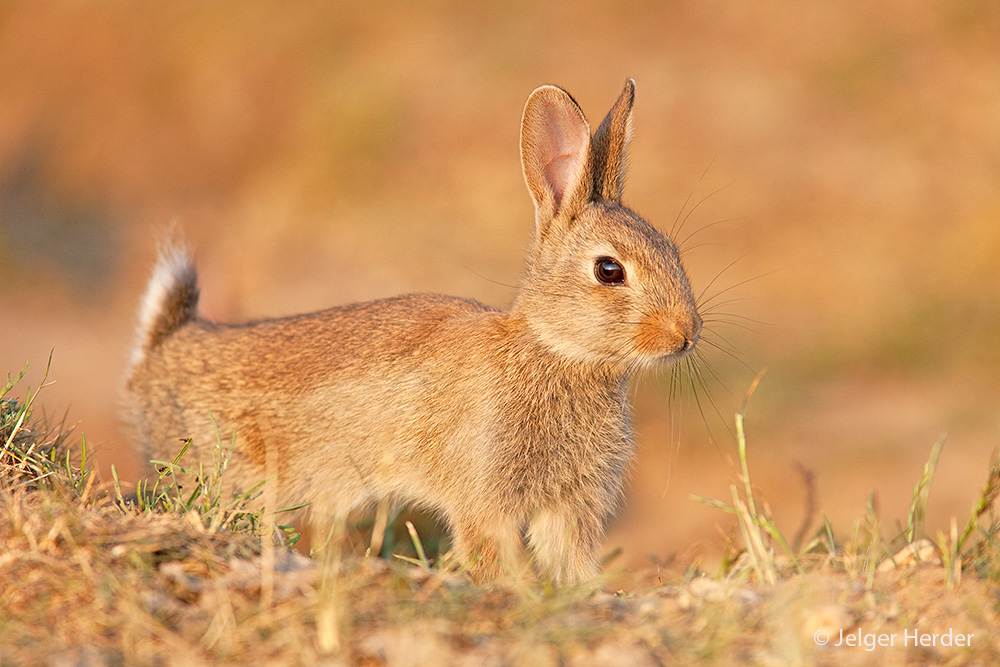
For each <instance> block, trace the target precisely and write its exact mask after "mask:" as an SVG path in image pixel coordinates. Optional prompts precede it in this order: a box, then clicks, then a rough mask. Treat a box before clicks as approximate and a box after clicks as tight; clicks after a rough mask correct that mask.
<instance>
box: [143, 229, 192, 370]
mask: <svg viewBox="0 0 1000 667" xmlns="http://www.w3.org/2000/svg"><path fill="white" fill-rule="evenodd" d="M197 312H198V271H197V270H196V269H195V265H194V259H193V258H192V256H191V253H190V251H189V250H188V249H187V247H185V246H184V245H183V244H180V243H176V242H170V243H168V244H166V245H165V246H164V247H163V248H161V250H160V257H159V259H158V260H157V262H156V268H155V269H153V277H152V278H151V279H150V281H149V285H148V286H147V287H146V294H145V295H144V296H143V297H142V305H141V306H140V309H139V327H138V330H137V332H136V341H135V345H134V346H133V348H132V358H131V362H130V366H131V367H133V368H134V367H135V366H136V365H138V364H140V363H142V361H143V360H144V359H145V358H146V357H147V355H148V354H149V353H150V352H151V351H152V350H154V349H155V348H156V347H157V346H158V345H159V344H160V343H162V342H163V341H164V340H165V339H166V338H168V337H169V336H170V334H172V333H173V332H174V331H176V330H177V329H179V328H180V327H181V326H183V325H184V324H185V323H187V322H190V321H191V320H193V319H194V318H195V317H196V316H197Z"/></svg>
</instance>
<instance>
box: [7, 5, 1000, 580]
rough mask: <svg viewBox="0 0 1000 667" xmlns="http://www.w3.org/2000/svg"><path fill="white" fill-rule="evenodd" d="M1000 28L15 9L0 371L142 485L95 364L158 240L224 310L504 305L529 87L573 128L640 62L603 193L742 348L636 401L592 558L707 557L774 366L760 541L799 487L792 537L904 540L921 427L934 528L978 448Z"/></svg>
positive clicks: (473, 12) (714, 11) (817, 19)
mask: <svg viewBox="0 0 1000 667" xmlns="http://www.w3.org/2000/svg"><path fill="white" fill-rule="evenodd" d="M998 32H1000V10H998V8H997V5H996V3H993V2H989V1H988V0H982V1H977V0H968V1H963V2H953V1H950V0H949V1H944V0H942V1H934V2H922V3H910V2H903V1H902V0H899V1H895V0H881V1H879V2H873V3H865V4H862V5H847V4H842V5H837V4H829V3H828V4H817V3H798V2H776V3H763V4H760V3H758V4H754V5H752V6H749V5H748V6H744V7H738V8H737V7H727V8H723V7H721V6H717V5H713V4H711V3H702V2H694V1H691V2H679V3H656V2H636V3H624V4H622V3H615V4H614V5H613V6H612V5H611V4H608V3H597V2H582V3H581V2H561V1H560V2H548V3H515V4H514V5H509V4H500V5H496V6H489V7H485V6H481V5H479V4H477V3H472V4H470V3H463V2H453V1H451V0H440V1H436V2H426V3H424V2H421V3H404V2H389V3H384V4H382V5H380V7H379V8H378V9H371V8H367V7H365V8H362V7H361V6H360V5H359V6H358V7H357V8H346V7H344V8H340V7H334V6H333V5H330V4H329V3H322V2H300V3H292V4H291V5H290V4H288V3H269V2H265V3H253V4H246V3H240V2H222V3H213V4H211V5H202V4H196V3H185V2H178V3H166V4H157V5H150V4H147V3H137V4H122V3H86V2H84V3H8V4H6V5H4V6H3V7H2V8H0V99H2V100H3V104H2V107H3V111H2V112H0V372H2V371H12V372H17V371H19V370H20V369H21V367H22V366H23V365H24V364H25V363H26V362H28V363H30V367H29V375H28V379H29V382H30V383H31V384H32V385H35V384H37V383H38V381H39V380H40V378H41V375H42V371H43V370H44V367H45V363H46V360H47V359H48V356H49V353H50V351H53V350H54V355H53V365H52V371H51V373H50V378H51V379H53V380H54V381H55V384H54V385H53V386H52V387H50V388H49V389H48V390H47V395H46V401H45V405H46V407H47V408H48V409H49V410H51V411H53V412H57V413H61V412H62V411H63V410H67V409H68V410H69V421H70V422H72V423H75V424H76V425H77V432H78V433H83V434H86V436H87V439H88V441H89V442H90V443H91V444H92V445H93V446H94V447H95V448H96V452H95V454H94V456H95V457H96V460H97V463H98V465H99V466H100V468H101V470H102V471H104V473H105V475H106V474H107V472H108V470H109V468H110V465H111V464H112V463H114V464H116V466H117V467H118V468H119V470H121V471H122V473H123V476H124V477H126V478H130V477H134V476H135V475H136V474H137V472H136V471H137V462H136V461H135V455H134V453H133V444H132V443H131V442H130V440H129V437H128V434H127V432H126V431H125V430H123V428H122V426H121V424H120V421H119V415H118V405H119V399H118V395H119V393H118V392H119V389H120V377H121V374H122V372H123V370H124V365H125V360H126V358H127V355H128V348H129V345H130V341H131V336H132V327H133V321H134V315H135V307H136V303H137V300H138V297H139V295H140V294H141V292H142V289H143V285H144V282H145V280H146V278H147V277H148V273H149V270H150V265H151V262H152V260H153V257H154V249H155V243H156V239H157V237H158V236H159V235H161V234H162V232H163V230H164V229H165V228H167V227H168V226H169V225H171V224H177V225H179V226H180V227H182V228H183V229H184V230H185V232H186V233H187V235H188V236H189V237H190V239H191V241H192V242H193V244H194V245H195V247H196V248H197V252H198V257H199V265H200V269H201V274H202V279H203V285H204V291H203V305H204V309H205V311H206V312H207V314H208V315H209V316H211V317H214V318H218V319H221V320H229V319H240V318H248V317H255V316H262V315H281V314H290V313H295V312H302V311H306V310H312V309H318V308H322V307H325V306H329V305H333V304H339V303H345V302H349V301H354V300H359V299H368V298H375V297H380V296H388V295H393V294H398V293H404V292H411V291H435V292H443V293H448V294H456V295H461V296H468V297H473V298H476V299H479V300H481V301H484V302H486V303H490V304H494V305H498V306H504V305H506V304H507V303H508V302H509V299H510V296H511V293H512V289H511V287H510V286H511V285H514V284H516V282H517V280H518V276H519V273H520V270H521V268H522V263H521V262H522V253H523V248H524V246H525V245H526V243H527V241H528V239H529V238H530V233H531V229H530V225H531V220H532V212H531V206H530V200H529V198H528V196H527V193H526V191H525V188H524V184H523V182H522V179H521V173H520V165H519V162H518V155H517V132H518V123H519V119H520V113H521V109H522V105H523V103H524V100H525V99H526V98H527V95H528V94H529V93H530V92H531V90H532V89H533V88H535V87H536V86H538V85H540V84H543V83H556V84H559V85H561V86H563V87H565V88H566V89H568V90H569V91H570V92H572V93H573V94H574V96H575V97H576V98H577V100H578V101H579V102H580V103H581V105H582V107H583V108H584V110H585V111H586V112H587V113H588V115H589V116H590V118H591V120H592V121H594V122H596V121H597V120H598V119H599V118H600V117H601V116H602V115H603V114H604V112H605V111H606V110H607V108H608V107H609V105H610V104H611V102H612V101H613V100H614V98H615V96H616V95H617V93H618V91H619V90H620V88H621V85H622V83H623V81H624V79H625V77H626V76H631V77H634V78H635V79H636V81H637V85H638V92H637V100H636V112H635V114H636V116H635V121H636V127H635V130H636V132H635V138H634V143H633V149H632V153H631V161H630V174H629V180H628V185H627V186H626V190H625V192H626V201H627V202H628V203H630V204H631V205H633V206H634V207H635V208H636V209H637V210H639V211H641V212H642V213H643V214H644V215H645V216H647V217H648V218H649V219H650V220H651V221H653V222H654V223H656V224H657V225H659V226H660V227H661V228H663V229H670V228H671V227H673V226H674V225H675V221H677V220H679V219H681V220H684V221H685V222H684V225H683V228H682V231H681V233H680V234H678V237H679V238H678V240H679V241H681V242H682V245H683V247H684V248H685V262H686V265H687V268H688V270H689V272H690V274H691V277H692V281H693V283H694V285H695V288H696V290H697V291H701V290H705V291H706V292H705V295H704V297H703V298H705V299H708V298H711V297H712V296H713V295H718V296H716V297H715V301H714V303H716V305H717V308H718V311H719V314H718V317H719V318H720V321H716V322H715V323H713V324H712V325H711V327H710V328H709V331H708V333H707V334H706V335H707V336H709V337H710V338H712V339H713V340H715V341H717V342H719V343H721V344H725V345H726V346H727V347H729V348H731V349H732V350H733V351H734V356H735V358H733V357H731V356H730V355H728V354H725V353H723V352H720V351H718V350H714V349H709V348H707V347H706V348H705V349H704V351H703V361H702V364H703V367H704V368H705V369H706V376H707V377H708V386H707V387H699V388H697V391H695V392H693V393H692V392H688V393H687V394H686V395H684V396H681V397H680V398H677V399H673V400H671V399H670V397H669V390H668V385H669V383H668V373H666V372H664V373H661V374H655V375H653V376H651V377H647V378H644V379H642V380H641V381H640V382H639V383H638V385H637V387H636V390H635V404H636V413H637V424H638V427H639V432H640V451H639V454H638V460H637V463H636V467H635V471H634V474H633V479H632V484H631V486H630V489H629V492H628V497H627V501H626V505H625V507H624V509H623V513H622V515H621V517H620V518H619V520H618V521H617V522H616V523H615V524H614V525H613V526H612V527H611V531H610V534H609V536H608V539H607V545H608V549H609V550H611V549H613V548H616V547H620V548H621V549H622V550H623V555H622V556H621V558H620V559H619V560H618V561H616V563H617V565H618V566H619V567H621V568H623V569H625V570H626V571H635V572H638V571H645V569H646V568H648V567H649V566H650V565H651V564H652V563H660V564H668V565H666V567H668V568H672V569H673V571H677V572H680V571H683V569H684V568H685V567H686V566H687V565H689V564H691V563H692V562H697V563H701V564H703V565H704V566H705V567H710V566H711V565H712V564H713V563H716V562H718V560H719V558H720V557H721V553H722V545H723V544H724V543H725V536H726V535H727V534H728V533H729V531H730V529H731V523H730V522H729V519H728V517H727V515H725V514H723V513H720V512H718V510H714V509H712V508H710V507H706V506H704V505H702V504H699V503H696V502H694V501H692V500H691V498H690V496H691V495H698V496H704V497H709V498H721V499H728V498H729V497H730V494H729V485H730V484H732V483H733V482H734V481H735V479H736V466H735V464H734V458H735V453H734V452H735V445H734V442H733V438H732V415H733V413H734V412H735V411H736V410H737V408H738V406H739V404H740V401H741V400H742V398H743V396H744V393H745V392H746V390H747V388H748V387H749V385H750V382H751V381H752V379H753V377H754V376H755V375H756V374H757V373H758V372H759V371H761V370H762V369H764V368H766V369H767V372H766V373H765V375H764V377H763V380H762V382H761V384H760V386H759V388H758V390H757V392H756V393H755V394H754V396H753V398H752V399H751V401H750V405H749V411H748V416H747V419H748V422H747V423H748V435H749V438H750V447H751V450H752V454H751V466H752V468H753V473H754V477H755V483H756V485H757V487H758V488H759V491H760V493H761V495H762V497H764V498H766V500H767V502H768V504H769V506H770V508H771V510H772V512H773V514H774V516H775V517H776V519H777V521H778V523H779V525H781V526H782V527H783V529H784V530H786V531H787V532H789V533H794V532H795V530H796V528H797V527H798V526H799V524H800V523H801V522H802V520H803V517H804V516H807V515H808V514H809V513H808V509H809V506H810V503H812V504H813V505H814V506H815V508H816V510H817V511H816V514H815V518H814V519H813V522H812V525H811V529H815V528H816V527H817V525H818V521H819V517H821V516H823V515H825V516H826V517H828V518H829V520H830V522H831V524H832V525H833V527H834V529H835V530H836V531H838V532H839V533H842V534H848V533H850V531H851V530H852V526H853V522H854V521H855V520H856V519H857V517H859V516H861V515H863V513H864V511H865V505H866V503H867V502H868V499H869V494H874V498H875V502H876V503H877V504H878V506H879V511H880V514H881V515H882V516H883V517H884V518H885V520H886V522H887V523H889V524H891V523H892V521H893V520H894V519H899V520H902V517H904V516H905V512H906V509H907V507H908V505H909V503H910V497H911V493H912V488H913V485H914V483H915V482H916V480H917V479H919V477H920V473H921V470H922V468H923V465H924V463H925V462H926V460H927V457H928V454H929V452H930V449H931V447H932V445H933V444H934V442H936V441H937V440H938V438H939V437H941V436H942V434H944V435H945V437H946V444H945V447H944V450H943V453H942V457H941V461H940V465H939V469H938V472H937V475H936V477H935V481H934V486H933V489H932V495H931V502H930V504H929V510H928V511H929V516H928V524H927V525H928V528H929V531H930V533H931V534H933V532H934V531H937V530H947V527H948V524H949V520H950V518H951V517H953V516H959V517H964V516H967V513H968V511H969V509H970V507H971V506H972V504H973V503H974V502H975V500H976V497H975V493H976V488H975V487H976V486H977V485H978V483H979V481H978V480H980V479H981V478H982V476H983V475H984V474H985V469H986V466H987V464H988V460H989V455H990V452H991V451H992V450H993V449H994V448H996V447H997V446H998V445H1000V404H998V400H997V396H998V389H1000V372H998V371H1000V346H998V345H997V344H996V343H997V334H996V332H997V331H998V330H1000V280H998V279H997V275H998V273H1000V271H998V270H1000V224H998V222H1000V41H998V40H997V39H995V36H996V35H997V34H998ZM744 318H746V319H744ZM744 325H746V326H744ZM709 368H710V369H711V370H708V369H709ZM699 406H700V407H699ZM702 413H704V414H702ZM808 476H811V478H812V479H813V480H814V485H813V493H814V496H813V498H812V500H810V499H809V498H810V497H809V494H808V493H807V489H808V488H809V487H808V486H807V485H806V484H805V483H804V482H803V480H804V479H806V477H808Z"/></svg>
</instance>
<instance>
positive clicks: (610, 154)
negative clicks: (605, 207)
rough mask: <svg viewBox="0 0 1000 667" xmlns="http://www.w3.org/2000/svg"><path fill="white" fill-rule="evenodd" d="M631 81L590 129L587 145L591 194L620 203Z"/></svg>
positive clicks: (629, 122) (632, 97)
mask: <svg viewBox="0 0 1000 667" xmlns="http://www.w3.org/2000/svg"><path fill="white" fill-rule="evenodd" d="M633 102H635V81H633V80H632V79H627V80H626V81H625V89H624V90H622V94H621V95H620V96H619V97H618V101H617V102H615V105H614V106H613V107H611V111H609V112H608V115H607V116H606V117H605V118H604V120H603V121H602V122H601V125H600V127H598V128H597V132H594V143H593V146H592V147H591V151H592V160H593V163H592V164H593V167H592V170H593V178H594V185H593V188H594V194H595V195H597V196H599V197H601V198H602V199H606V200H607V201H611V202H620V201H621V198H622V188H623V187H624V186H625V162H626V151H627V150H628V142H629V140H630V139H631V138H632V103H633Z"/></svg>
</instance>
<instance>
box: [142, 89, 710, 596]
mask: <svg viewBox="0 0 1000 667" xmlns="http://www.w3.org/2000/svg"><path fill="white" fill-rule="evenodd" d="M633 99H634V84H633V82H632V81H631V80H629V81H628V82H627V83H626V86H625V90H624V91H623V92H622V95H621V97H620V98H619V99H618V102H617V103H616V104H615V105H614V107H613V108H612V110H611V112H610V113H609V114H608V117H607V118H606V119H605V120H604V122H603V123H602V124H601V126H600V128H599V129H598V131H597V133H596V134H595V136H594V137H593V139H591V137H590V130H589V125H588V124H587V121H586V118H585V117H584V115H583V112H582V111H580V108H579V107H578V106H577V105H576V103H575V102H574V101H573V100H572V98H571V97H570V96H569V95H568V94H567V93H565V92H564V91H562V90H560V89H559V88H555V87H553V86H544V87H542V88H539V89H537V90H536V91H535V92H534V93H532V95H531V97H530V98H529V100H528V103H527V105H526V106H525V111H524V119H523V122H522V134H521V153H522V164H523V166H524V174H525V180H526V182H527V185H528V189H529V191H530V193H531V195H532V198H533V199H534V201H535V205H536V236H535V241H534V244H533V247H532V248H531V250H530V252H529V255H528V266H527V270H526V272H525V276H524V279H523V281H522V285H521V288H520V290H519V291H518V293H517V295H516V297H515V300H514V303H513V306H512V308H511V310H510V311H509V312H502V311H498V310H495V309H493V308H489V307H487V306H484V305H482V304H479V303H476V302H473V301H466V300H462V299H457V298H452V297H446V296H438V295H429V294H418V295H410V296H402V297H397V298H392V299H385V300H382V301H375V302H370V303H361V304H354V305H348V306H342V307H338V308H332V309H329V310H325V311H321V312H318V313H312V314H307V315H299V316H295V317H288V318H283V319H274V320H263V321H258V322H251V323H248V324H237V325H223V324H214V323H210V322H208V321H205V320H203V319H201V318H199V317H198V316H197V310H196V304H197V283H196V281H195V280H194V275H195V273H194V267H193V263H192V262H191V261H190V259H189V258H188V256H187V254H186V253H185V252H184V251H182V250H176V249H175V250H173V251H169V252H168V253H166V254H165V255H164V256H163V258H162V259H161V262H160V265H159V268H158V269H157V272H156V274H155V275H154V279H153V281H152V282H151V284H150V287H149V290H148V291H147V296H146V300H145V301H144V305H143V317H142V323H141V325H140V332H139V337H138V343H137V346H136V350H135V352H134V354H133V364H132V367H131V369H130V371H129V376H128V392H129V399H130V404H131V408H132V417H133V420H134V422H135V425H136V426H137V428H138V431H139V436H140V438H141V441H142V443H143V446H144V447H145V448H146V449H145V453H146V455H147V456H148V457H149V458H159V459H166V458H169V457H170V456H171V455H172V454H173V453H174V451H175V450H176V449H177V446H178V439H180V438H185V437H191V438H193V442H192V448H191V452H192V456H193V457H194V458H195V460H205V461H209V460H211V456H212V448H213V447H214V446H215V443H216V442H217V439H219V438H220V437H221V440H222V442H223V443H227V442H229V440H230V438H231V437H232V434H233V433H235V446H234V449H233V452H232V455H231V457H232V458H231V462H230V466H229V468H228V469H227V471H226V478H225V479H226V480H228V483H229V484H230V485H231V486H232V487H234V488H243V489H246V488H249V487H251V486H253V485H254V484H256V483H258V482H260V481H261V480H263V479H264V478H265V477H266V470H265V469H266V465H265V463H266V462H267V459H268V457H270V456H274V457H276V464H275V468H274V469H276V470H277V471H278V479H277V492H276V494H275V498H276V500H277V502H278V505H279V506H290V505H293V504H299V503H303V502H308V503H310V504H309V507H308V512H309V514H310V515H311V517H312V520H313V523H314V525H315V524H319V525H320V526H323V525H327V524H329V522H331V521H334V520H337V519H340V518H342V517H344V516H345V515H346V514H347V513H348V512H351V511H353V510H356V509H358V508H361V507H365V506H368V505H369V504H370V503H371V502H373V501H374V500H377V499H381V498H388V499H394V500H400V501H405V502H412V503H417V504H420V505H422V506H424V507H427V508H430V509H431V510H434V511H436V512H438V513H439V514H440V515H441V516H442V517H443V518H444V519H445V521H446V522H447V523H448V526H449V527H450V530H451V534H452V538H453V542H454V551H455V552H456V554H457V555H458V557H459V558H460V559H461V560H463V561H464V562H466V563H468V564H470V565H472V567H473V571H474V572H475V573H476V574H477V575H479V576H480V577H482V578H488V577H492V576H496V575H499V574H502V573H503V572H505V571H519V570H522V569H524V568H526V567H527V566H528V564H529V563H531V564H533V567H534V569H535V570H536V571H537V572H538V573H539V574H541V575H542V576H544V577H547V578H549V579H550V580H552V581H554V582H555V583H557V584H567V583H575V582H579V581H582V580H586V579H589V578H592V577H594V576H595V575H596V574H597V573H598V567H599V563H598V555H599V548H600V541H601V537H602V534H603V528H604V522H605V521H606V519H607V518H608V517H609V516H610V515H611V514H612V512H613V511H614V510H615V509H616V507H617V506H618V504H619V503H620V501H621V496H622V492H621V488H622V480H623V477H624V475H625V474H626V471H627V468H628V465H629V462H630V461H631V458H632V454H633V448H634V445H633V434H632V427H631V425H630V419H629V405H628V401H627V384H628V380H629V377H630V375H631V374H632V373H633V372H634V371H635V370H636V369H638V368H640V367H643V366H650V365H654V364H657V363H660V362H663V361H672V360H676V359H678V358H680V357H681V356H683V355H684V354H686V353H687V352H689V351H690V349H691V348H692V347H693V345H694V344H695V342H696V341H697V339H698V335H699V332H700V329H701V319H700V318H699V316H698V313H697V311H696V309H695V305H694V300H693V298H692V295H691V290H690V287H689V286H688V282H687V278H686V276H685V274H684V270H683V268H682V267H681V264H680V259H679V257H678V254H677V250H676V248H675V246H674V244H673V243H672V242H671V241H670V240H669V239H668V238H666V237H665V236H663V235H662V234H660V233H659V232H658V231H656V229H654V228H653V227H652V226H651V225H650V224H649V223H647V222H646V221H645V220H643V219H642V218H641V217H639V216H638V215H637V214H636V213H634V212H633V211H631V210H629V209H628V208H625V207H624V206H622V204H621V188H622V185H623V183H624V171H625V160H626V147H627V143H628V137H629V134H630V127H631V120H630V119H631V110H632V101H633ZM603 257H613V258H614V259H615V260H616V261H618V262H619V263H620V264H621V266H622V267H624V270H625V275H626V279H625V282H624V283H622V284H613V285H609V284H604V283H602V282H600V281H599V280H598V279H597V278H596V277H595V272H594V264H595V261H597V259H598V258H603ZM213 420H214V422H213ZM216 425H217V429H218V430H216Z"/></svg>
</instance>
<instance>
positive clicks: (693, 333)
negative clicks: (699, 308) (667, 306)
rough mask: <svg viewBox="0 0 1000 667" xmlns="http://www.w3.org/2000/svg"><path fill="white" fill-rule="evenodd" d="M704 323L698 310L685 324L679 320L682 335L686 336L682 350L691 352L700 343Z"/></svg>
mask: <svg viewBox="0 0 1000 667" xmlns="http://www.w3.org/2000/svg"><path fill="white" fill-rule="evenodd" d="M702 324H703V321H702V319H701V315H699V314H698V313H697V312H694V313H692V314H691V316H690V317H688V318H687V321H686V322H684V323H683V324H681V323H680V322H678V325H679V329H680V331H681V335H682V336H684V347H683V348H682V350H681V351H682V352H689V351H691V350H692V349H693V348H694V346H695V345H697V344H698V340H699V339H700V338H701V327H702Z"/></svg>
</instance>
